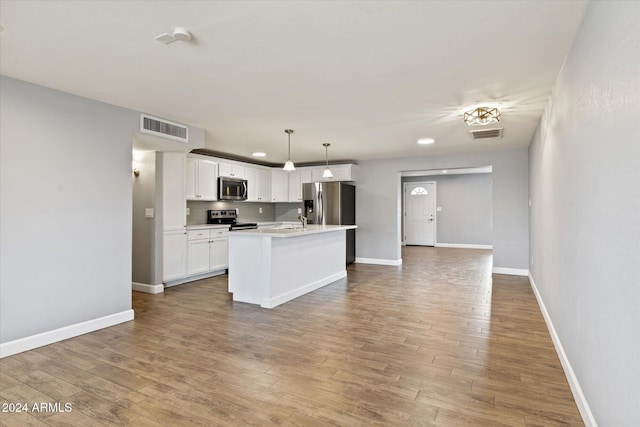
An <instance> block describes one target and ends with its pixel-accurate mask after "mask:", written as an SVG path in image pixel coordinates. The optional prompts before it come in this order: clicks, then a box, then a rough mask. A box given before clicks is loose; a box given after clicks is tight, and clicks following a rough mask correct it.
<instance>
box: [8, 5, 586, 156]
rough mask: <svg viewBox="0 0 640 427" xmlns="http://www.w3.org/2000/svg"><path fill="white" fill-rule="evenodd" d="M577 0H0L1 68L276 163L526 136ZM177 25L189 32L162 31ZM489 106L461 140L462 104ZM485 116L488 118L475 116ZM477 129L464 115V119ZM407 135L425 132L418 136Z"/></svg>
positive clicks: (480, 144) (416, 152)
mask: <svg viewBox="0 0 640 427" xmlns="http://www.w3.org/2000/svg"><path fill="white" fill-rule="evenodd" d="M585 7H586V2H584V1H358V2H355V1H353V2H352V1H349V2H346V1H343V2H338V1H55V0H49V1H7V0H1V1H0V25H2V27H3V31H2V32H1V33H0V49H1V56H0V72H1V73H2V74H3V75H6V76H10V77H14V78H17V79H21V80H26V81H29V82H33V83H37V84H40V85H43V86H47V87H51V88H55V89H59V90H62V91H66V92H70V93H74V94H77V95H81V96H85V97H88V98H93V99H97V100H100V101H104V102H108V103H111V104H115V105H119V106H123V107H127V108H131V109H134V110H136V111H140V112H146V113H149V114H152V115H156V116H159V117H163V118H166V119H169V120H172V121H178V122H182V123H185V124H190V125H193V126H198V127H201V128H204V129H205V130H206V146H207V148H208V149H210V150H213V151H217V152H223V153H229V154H233V155H236V156H243V157H250V154H251V152H253V151H266V152H267V153H268V156H267V157H266V158H264V160H265V161H267V162H273V163H279V162H284V160H285V159H286V156H287V135H286V134H285V133H284V129H285V128H291V129H294V130H295V133H294V134H293V135H292V137H291V141H292V158H293V160H294V161H295V162H297V163H299V162H314V161H322V160H324V148H323V147H322V143H323V142H329V143H331V147H330V149H329V157H330V159H343V160H346V159H349V160H366V159H380V158H393V157H409V156H429V155H437V154H449V153H459V152H472V151H480V150H495V149H507V148H516V147H526V146H527V145H528V144H529V141H530V140H531V137H532V135H533V132H534V130H535V127H536V125H537V123H538V121H539V118H540V116H541V113H542V110H543V108H544V106H545V103H546V100H547V98H548V96H549V94H550V93H551V89H552V85H553V83H554V81H555V78H556V76H557V75H558V72H559V70H560V68H561V66H562V63H563V60H564V58H565V56H566V54H567V52H568V50H569V48H570V45H571V43H572V41H573V38H574V36H575V34H576V32H577V28H578V26H579V24H580V21H581V19H582V15H583V13H584V9H585ZM176 26H183V27H186V28H188V29H189V30H190V31H191V32H192V34H193V39H192V40H191V41H190V42H175V43H172V44H169V45H164V44H162V43H159V42H157V41H155V40H154V37H155V36H156V35H159V34H161V33H164V32H169V33H170V32H171V31H172V30H173V28H175V27H176ZM489 102H490V103H495V104H499V105H500V106H501V107H502V117H503V119H502V121H501V122H500V123H499V126H501V127H504V138H503V139H493V140H482V141H473V140H472V139H471V137H470V136H469V135H468V130H470V127H469V126H466V125H465V124H464V123H463V122H462V111H464V109H465V107H469V106H472V105H476V104H484V103H489ZM487 127H495V126H487ZM474 128H477V127H474ZM420 137H433V138H435V139H436V140H437V142H436V144H433V145H430V146H418V145H417V144H416V140H417V139H418V138H420Z"/></svg>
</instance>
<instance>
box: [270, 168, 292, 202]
mask: <svg viewBox="0 0 640 427" xmlns="http://www.w3.org/2000/svg"><path fill="white" fill-rule="evenodd" d="M271 201H272V202H288V201H289V172H286V171H283V170H282V169H280V168H278V169H276V168H273V169H271Z"/></svg>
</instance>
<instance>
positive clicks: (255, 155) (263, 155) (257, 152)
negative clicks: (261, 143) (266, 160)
mask: <svg viewBox="0 0 640 427" xmlns="http://www.w3.org/2000/svg"><path fill="white" fill-rule="evenodd" d="M251 155H252V156H253V157H266V155H267V153H265V152H264V151H255V152H253V153H251Z"/></svg>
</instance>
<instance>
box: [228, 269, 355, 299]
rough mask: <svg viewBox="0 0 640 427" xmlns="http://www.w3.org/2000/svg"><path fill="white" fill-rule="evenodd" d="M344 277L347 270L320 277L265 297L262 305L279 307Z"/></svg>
mask: <svg viewBox="0 0 640 427" xmlns="http://www.w3.org/2000/svg"><path fill="white" fill-rule="evenodd" d="M343 277H347V270H344V271H341V272H339V273H336V274H332V275H331V276H329V277H325V278H324V279H320V280H318V281H316V282H313V283H309V284H308V285H304V286H301V287H299V288H297V289H293V290H291V291H289V292H285V293H284V294H281V295H278V296H276V297H273V298H265V299H263V300H262V304H260V307H263V308H274V307H277V306H279V305H280V304H283V303H285V302H287V301H291V300H292V299H295V298H298V297H300V296H302V295H305V294H308V293H309V292H313V291H315V290H316V289H320V288H321V287H323V286H326V285H328V284H330V283H333V282H335V281H336V280H340V279H342V278H343ZM234 296H235V295H234Z"/></svg>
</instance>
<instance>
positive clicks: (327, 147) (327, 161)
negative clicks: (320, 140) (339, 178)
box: [322, 142, 333, 178]
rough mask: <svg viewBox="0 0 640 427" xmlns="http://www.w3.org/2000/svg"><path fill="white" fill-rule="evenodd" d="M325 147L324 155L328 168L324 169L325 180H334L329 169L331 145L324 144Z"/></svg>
mask: <svg viewBox="0 0 640 427" xmlns="http://www.w3.org/2000/svg"><path fill="white" fill-rule="evenodd" d="M322 145H323V146H324V155H325V159H326V165H327V167H326V168H324V172H322V177H323V178H333V173H331V169H329V147H330V146H331V144H327V143H326V142H325V143H324V144H322Z"/></svg>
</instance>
